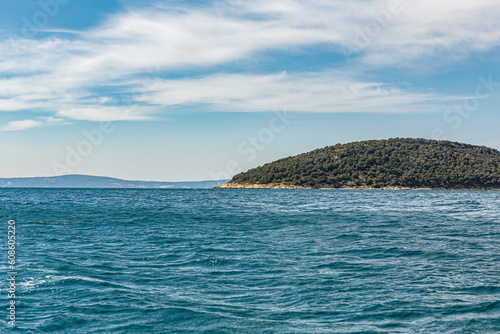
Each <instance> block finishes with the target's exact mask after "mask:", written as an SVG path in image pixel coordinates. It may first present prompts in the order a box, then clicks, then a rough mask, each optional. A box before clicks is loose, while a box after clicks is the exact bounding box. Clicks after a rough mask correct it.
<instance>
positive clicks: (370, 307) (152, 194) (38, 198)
mask: <svg viewBox="0 0 500 334" xmlns="http://www.w3.org/2000/svg"><path fill="white" fill-rule="evenodd" d="M11 219H13V220H15V229H16V240H17V245H16V249H15V257H16V265H17V268H16V269H17V271H16V272H17V275H16V277H15V278H16V293H15V295H16V298H15V302H16V304H15V306H16V309H15V312H16V313H15V316H16V327H15V328H12V327H10V326H9V325H8V323H7V321H8V318H7V316H8V315H9V310H8V307H9V305H10V304H9V303H10V300H11V299H9V298H8V296H7V289H8V288H9V281H7V278H8V277H7V272H8V271H9V270H10V269H9V267H8V221H9V220H11ZM0 233H1V235H2V236H1V237H0V252H1V256H0V259H1V261H0V267H1V268H2V271H1V275H2V277H1V281H2V290H1V297H0V303H1V308H0V319H1V323H0V332H1V333H15V332H19V333H82V334H86V333H500V192H462V191H350V190H349V191H342V190H153V189H151V190H148V189H145V190H126V189H122V190H104V189H102V190H91V189H80V190H75V189H0Z"/></svg>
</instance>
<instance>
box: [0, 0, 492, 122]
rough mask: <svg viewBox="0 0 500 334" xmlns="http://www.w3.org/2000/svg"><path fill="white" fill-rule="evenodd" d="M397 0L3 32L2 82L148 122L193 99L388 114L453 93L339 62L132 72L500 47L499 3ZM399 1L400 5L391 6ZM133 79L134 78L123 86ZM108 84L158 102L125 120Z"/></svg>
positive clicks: (295, 3)
mask: <svg viewBox="0 0 500 334" xmlns="http://www.w3.org/2000/svg"><path fill="white" fill-rule="evenodd" d="M391 1H392V2H391ZM395 1H396V2H397V1H398V0H387V1H386V0H384V1H383V0H373V1H369V2H367V1H361V0H359V1H349V2H346V1H340V0H328V1H327V0H310V1H301V0H276V1H272V2H269V1H264V0H256V1H251V2H240V4H239V5H237V6H233V5H224V4H223V3H222V5H221V3H220V2H216V3H218V4H219V5H221V6H219V9H220V8H223V9H224V10H222V11H221V10H217V8H216V7H210V6H208V7H207V6H205V7H188V6H184V7H176V8H168V6H164V7H165V8H167V9H164V10H162V9H159V8H155V9H154V10H151V9H144V10H140V11H133V12H132V11H130V12H126V13H120V14H116V15H113V16H111V17H110V18H109V19H108V21H106V22H105V23H104V24H103V25H101V26H99V27H96V28H94V29H92V30H88V31H81V32H80V33H78V32H74V33H75V34H73V35H71V36H73V37H75V38H76V39H74V40H68V39H60V38H48V39H44V40H28V39H16V38H14V39H9V40H5V41H3V42H0V73H6V74H9V75H12V78H10V79H0V111H18V110H31V111H41V112H50V113H54V114H56V115H59V117H67V118H71V119H76V120H121V119H125V120H140V119H147V118H148V116H150V113H151V112H155V111H157V110H158V109H159V108H160V107H162V106H170V105H181V104H183V103H188V104H190V103H206V104H210V105H212V108H213V110H230V109H235V110H238V111H256V110H264V109H266V110H269V109H272V108H276V107H280V106H277V105H278V104H281V103H286V104H287V105H295V106H296V107H297V109H298V110H302V111H321V112H335V111H340V110H344V111H359V110H364V111H381V110H382V109H384V105H385V109H386V110H388V111H389V110H393V109H394V110H396V109H397V110H400V111H402V112H405V111H414V110H415V109H419V108H420V107H416V106H417V105H420V106H422V104H423V103H435V102H436V101H440V102H443V101H447V100H450V99H454V98H453V97H446V96H444V97H442V96H439V95H438V94H428V93H419V92H405V91H403V90H401V89H398V88H396V87H391V86H389V85H387V84H384V83H373V82H370V80H363V79H362V76H361V79H357V78H359V77H360V73H356V74H357V75H356V76H354V75H351V76H349V75H348V73H347V72H346V71H344V76H343V77H342V78H337V77H336V76H335V75H333V74H332V73H333V72H329V71H324V72H322V73H320V74H318V73H304V74H291V75H287V76H284V77H282V78H281V77H280V76H276V75H254V76H249V75H243V74H240V75H233V76H228V75H222V74H219V75H210V76H207V77H205V78H202V79H191V78H187V79H183V80H175V81H159V82H158V87H149V83H146V84H145V83H144V82H140V81H137V80H134V79H136V78H137V76H138V75H144V74H146V75H147V73H148V72H149V71H150V69H152V68H154V69H157V70H158V71H160V72H163V71H165V72H168V71H171V70H178V69H194V70H196V69H197V68H200V67H204V68H209V67H210V66H213V65H221V64H227V63H230V62H234V61H239V60H242V59H249V58H252V57H258V55H259V53H260V52H265V51H268V50H286V49H290V48H297V49H300V48H301V47H304V46H311V45H319V44H321V45H325V44H326V45H328V46H330V47H331V48H332V50H337V51H339V52H342V50H344V51H345V50H350V52H354V53H355V54H356V59H357V60H358V63H357V64H358V68H363V66H366V65H370V66H377V67H379V66H391V67H394V66H396V67H400V66H408V67H417V68H419V67H422V66H424V67H426V66H437V65H439V64H440V63H441V62H444V61H446V62H450V61H453V60H454V59H462V58H464V57H467V56H468V55H470V54H471V53H473V52H486V51H490V50H492V49H494V48H496V47H498V46H499V45H500V21H499V20H498V17H500V5H499V4H498V2H497V1H495V0H477V1H474V2H471V1H465V0H455V1H452V0H441V1H439V2H436V1H432V2H431V1H430V0H422V1H418V2H411V1H409V0H400V4H399V5H397V4H396V6H394V5H391V4H390V3H394V2H395ZM391 8H398V9H397V10H392V13H391V12H390V9H391ZM226 9H227V10H226ZM387 13H390V14H387ZM384 15H385V16H384ZM377 17H378V18H379V19H377ZM380 17H382V18H384V23H382V24H381V23H378V21H377V20H380ZM377 25H378V28H377ZM370 29H372V30H370ZM373 29H375V30H373ZM377 29H378V30H377ZM366 31H368V33H367V32H366ZM370 31H372V32H371V33H370ZM373 31H375V33H374V32H373ZM289 70H290V71H293V70H294V69H289ZM123 82H126V83H128V86H126V87H123V85H120V83H123ZM145 86H147V87H145ZM103 87H106V88H107V90H106V91H109V90H110V89H111V90H114V91H113V92H112V94H113V95H115V94H116V93H126V92H130V93H134V94H139V95H138V96H136V100H138V101H144V102H149V103H154V104H156V105H157V107H158V108H157V109H156V110H155V109H152V108H140V109H138V110H137V111H135V113H134V114H133V115H128V116H127V117H125V118H124V111H123V110H122V109H123V108H122V107H110V106H108V105H106V104H105V103H104V104H103V103H102V102H99V101H100V99H102V98H106V93H101V92H100V91H101V88H103ZM264 88H265V89H264ZM174 92H176V93H175V94H174ZM140 94H144V95H142V96H141V95H140ZM110 96H111V95H110ZM109 98H110V99H116V98H115V97H113V98H111V97H109Z"/></svg>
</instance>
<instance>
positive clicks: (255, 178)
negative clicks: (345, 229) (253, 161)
mask: <svg viewBox="0 0 500 334" xmlns="http://www.w3.org/2000/svg"><path fill="white" fill-rule="evenodd" d="M217 188H220V189H429V190H441V189H442V190H500V152H499V151H497V150H495V149H492V148H488V147H485V146H475V145H469V144H463V143H457V142H451V141H438V140H429V139H422V138H417V139H414V138H393V139H388V140H368V141H361V142H353V143H348V144H337V145H334V146H328V147H324V148H320V149H317V150H314V151H311V152H308V153H304V154H299V155H296V156H293V157H288V158H284V159H280V160H277V161H275V162H271V163H268V164H265V165H263V166H261V167H257V168H254V169H251V170H249V171H247V172H244V173H240V174H238V175H236V176H234V177H233V179H232V180H231V181H230V182H228V183H226V184H224V185H222V186H219V187H217Z"/></svg>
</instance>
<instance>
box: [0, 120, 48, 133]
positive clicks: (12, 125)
mask: <svg viewBox="0 0 500 334" xmlns="http://www.w3.org/2000/svg"><path fill="white" fill-rule="evenodd" d="M42 125H43V122H40V121H35V120H32V119H25V120H23V121H12V122H9V123H7V125H6V126H4V127H3V128H2V130H3V131H19V130H26V129H30V128H37V127H39V126H42Z"/></svg>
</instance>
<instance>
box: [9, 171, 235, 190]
mask: <svg viewBox="0 0 500 334" xmlns="http://www.w3.org/2000/svg"><path fill="white" fill-rule="evenodd" d="M227 181H229V180H210V181H185V182H160V181H129V180H122V179H117V178H112V177H104V176H92V175H78V174H75V175H61V176H49V177H15V178H0V187H1V188H103V189H108V188H116V189H118V188H125V189H212V188H214V187H216V186H218V185H219V184H224V183H226V182H227Z"/></svg>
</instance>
